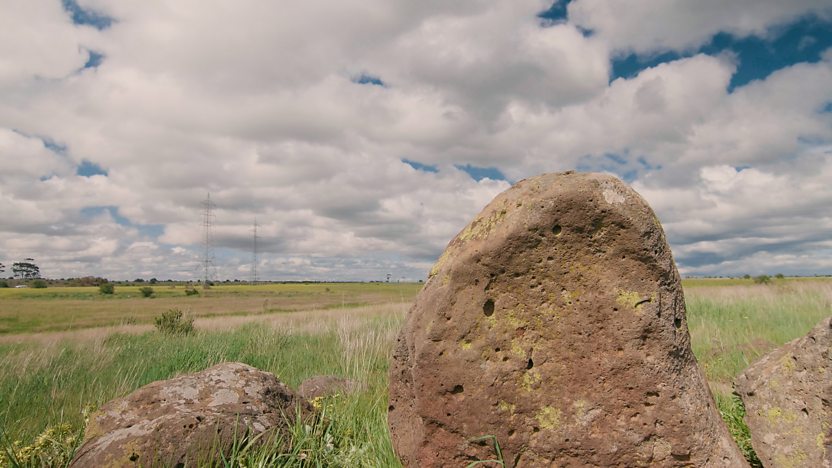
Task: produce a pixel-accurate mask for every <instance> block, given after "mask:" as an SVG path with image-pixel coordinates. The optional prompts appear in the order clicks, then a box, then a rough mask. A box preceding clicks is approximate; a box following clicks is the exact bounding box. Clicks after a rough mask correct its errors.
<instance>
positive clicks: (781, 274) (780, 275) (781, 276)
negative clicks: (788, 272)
mask: <svg viewBox="0 0 832 468" xmlns="http://www.w3.org/2000/svg"><path fill="white" fill-rule="evenodd" d="M774 277H775V278H777V279H779V280H780V279H784V278H786V277H785V276H783V273H777V274H776V275H774Z"/></svg>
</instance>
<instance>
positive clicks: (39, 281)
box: [32, 279, 47, 289]
mask: <svg viewBox="0 0 832 468" xmlns="http://www.w3.org/2000/svg"><path fill="white" fill-rule="evenodd" d="M46 286H47V285H46V281H44V280H42V279H36V280H34V281H32V287H33V288H35V289H43V288H45V287H46Z"/></svg>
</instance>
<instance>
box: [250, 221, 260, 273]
mask: <svg viewBox="0 0 832 468" xmlns="http://www.w3.org/2000/svg"><path fill="white" fill-rule="evenodd" d="M258 238H259V236H258V235H257V218H254V239H253V240H254V248H253V249H252V255H251V284H252V285H255V284H257V239H258Z"/></svg>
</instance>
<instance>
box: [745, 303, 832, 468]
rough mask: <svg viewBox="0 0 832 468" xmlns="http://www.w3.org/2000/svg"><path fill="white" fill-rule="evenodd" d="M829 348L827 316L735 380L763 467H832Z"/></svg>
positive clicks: (831, 325)
mask: <svg viewBox="0 0 832 468" xmlns="http://www.w3.org/2000/svg"><path fill="white" fill-rule="evenodd" d="M784 313H785V312H784ZM831 348H832V317H829V318H827V319H825V320H823V321H822V322H821V323H820V324H819V325H818V326H816V327H815V328H814V329H812V331H810V332H809V334H808V335H806V336H804V337H803V338H798V339H796V340H794V341H792V342H790V343H787V344H785V345H783V346H782V347H780V348H777V349H776V350H774V351H772V352H771V353H769V354H767V355H765V356H763V357H762V358H761V359H760V360H759V361H757V362H755V363H754V364H752V365H751V366H750V367H749V368H748V369H746V370H745V372H743V373H742V374H741V375H740V376H739V377H738V378H737V382H736V390H737V393H738V394H739V395H740V398H742V401H743V404H745V421H746V423H748V428H749V429H750V430H751V444H752V445H753V446H754V451H755V452H757V456H758V457H759V458H760V461H762V462H763V465H764V466H766V467H772V468H785V467H790V468H791V467H804V466H811V467H819V468H821V467H822V468H830V467H832V349H831Z"/></svg>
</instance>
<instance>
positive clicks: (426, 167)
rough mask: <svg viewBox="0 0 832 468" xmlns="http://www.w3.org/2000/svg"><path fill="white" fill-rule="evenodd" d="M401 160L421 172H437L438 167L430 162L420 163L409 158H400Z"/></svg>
mask: <svg viewBox="0 0 832 468" xmlns="http://www.w3.org/2000/svg"><path fill="white" fill-rule="evenodd" d="M402 162H403V163H405V164H407V165H408V166H410V167H412V168H413V169H416V170H417V171H423V172H434V173H435V172H439V168H438V167H436V166H432V165H430V164H422V163H420V162H418V161H412V160H410V159H402Z"/></svg>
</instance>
